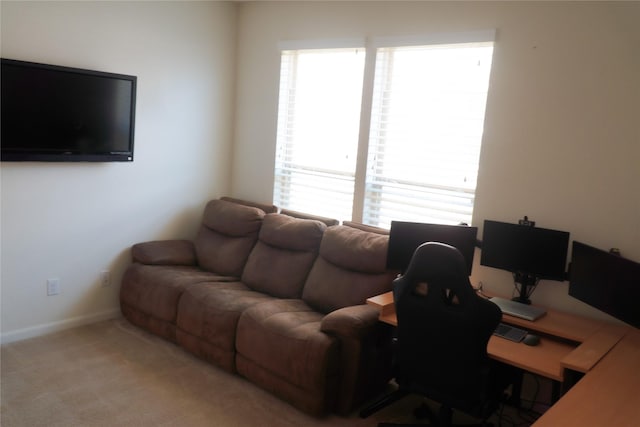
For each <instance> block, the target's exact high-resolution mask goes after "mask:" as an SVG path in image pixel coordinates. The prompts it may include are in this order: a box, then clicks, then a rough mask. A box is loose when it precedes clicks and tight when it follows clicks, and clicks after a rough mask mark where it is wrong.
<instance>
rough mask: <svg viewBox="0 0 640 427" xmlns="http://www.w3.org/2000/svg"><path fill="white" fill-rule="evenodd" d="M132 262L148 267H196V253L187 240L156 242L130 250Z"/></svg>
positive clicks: (134, 246)
mask: <svg viewBox="0 0 640 427" xmlns="http://www.w3.org/2000/svg"><path fill="white" fill-rule="evenodd" d="M131 256H132V258H133V261H134V262H139V263H141V264H148V265H196V251H195V247H194V245H193V242H191V241H189V240H156V241H153V242H143V243H136V244H135V245H133V247H132V248H131Z"/></svg>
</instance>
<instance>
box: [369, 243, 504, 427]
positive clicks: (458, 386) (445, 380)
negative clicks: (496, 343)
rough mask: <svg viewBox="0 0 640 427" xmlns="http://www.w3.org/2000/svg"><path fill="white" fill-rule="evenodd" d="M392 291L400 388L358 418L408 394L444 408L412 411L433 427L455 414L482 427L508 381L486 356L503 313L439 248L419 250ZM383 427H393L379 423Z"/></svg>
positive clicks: (458, 259) (458, 258)
mask: <svg viewBox="0 0 640 427" xmlns="http://www.w3.org/2000/svg"><path fill="white" fill-rule="evenodd" d="M393 286H394V287H393V294H394V300H395V307H396V314H397V317H398V329H397V342H396V349H395V353H396V354H395V356H396V360H395V380H396V383H397V385H398V389H397V391H396V392H394V393H392V394H391V395H388V396H386V397H384V398H383V399H381V400H380V401H378V402H375V403H374V404H373V405H371V406H369V407H368V408H365V409H364V410H363V411H362V412H361V413H360V415H361V416H362V417H367V416H368V415H370V414H372V413H374V412H376V411H378V410H380V409H382V408H383V407H385V406H387V405H389V404H391V403H393V402H395V401H396V400H398V399H400V398H402V397H404V396H406V395H408V394H419V395H422V396H425V397H427V398H429V399H431V400H433V401H436V402H440V403H441V408H440V411H439V416H438V417H436V416H435V414H434V413H433V412H431V410H430V409H429V408H428V406H426V404H425V405H424V406H423V407H421V408H419V409H417V410H416V416H419V417H422V416H426V417H428V418H429V419H430V421H431V423H432V424H436V425H441V426H449V425H451V421H452V416H453V409H456V410H460V411H462V412H465V413H467V414H469V415H471V416H473V417H475V418H479V419H480V420H482V423H481V425H487V424H486V420H487V418H489V417H490V416H491V415H492V414H493V413H494V412H495V411H496V409H497V408H498V406H499V401H500V398H501V396H502V394H503V391H504V389H505V388H506V387H507V385H508V384H509V379H510V368H509V367H507V366H506V365H502V364H499V363H498V362H494V361H492V360H490V359H489V357H488V356H487V342H488V341H489V338H490V337H491V334H492V333H493V331H494V329H495V328H496V326H497V325H498V323H499V322H500V319H501V311H500V309H499V308H498V307H497V306H496V305H495V304H493V303H492V302H490V301H488V300H486V299H483V298H481V297H479V296H478V295H476V293H475V291H474V289H473V288H472V286H471V283H470V282H469V277H468V276H467V269H466V267H465V260H464V257H463V256H462V254H461V253H460V252H459V251H458V250H457V249H456V248H454V247H453V246H449V245H445V244H442V243H434V242H429V243H424V244H422V245H421V246H420V247H418V248H417V249H416V251H415V253H414V254H413V257H412V259H411V263H410V264H409V267H408V268H407V271H406V273H405V274H404V275H403V276H401V277H399V278H397V279H396V280H395V281H394V284H393ZM388 425H393V424H387V423H381V424H380V426H388Z"/></svg>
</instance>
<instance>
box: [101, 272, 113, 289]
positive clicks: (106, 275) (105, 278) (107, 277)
mask: <svg viewBox="0 0 640 427" xmlns="http://www.w3.org/2000/svg"><path fill="white" fill-rule="evenodd" d="M110 285H111V273H110V272H109V270H105V271H102V272H101V273H100V286H103V287H106V286H110Z"/></svg>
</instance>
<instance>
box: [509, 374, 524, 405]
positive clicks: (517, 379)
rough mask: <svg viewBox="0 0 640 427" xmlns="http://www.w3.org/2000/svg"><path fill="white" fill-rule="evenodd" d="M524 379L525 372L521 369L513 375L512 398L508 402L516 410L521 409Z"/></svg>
mask: <svg viewBox="0 0 640 427" xmlns="http://www.w3.org/2000/svg"><path fill="white" fill-rule="evenodd" d="M523 377H524V372H523V371H521V370H520V369H518V370H516V371H515V373H514V375H513V384H511V397H510V398H509V400H508V401H507V404H508V405H510V406H514V407H516V408H520V404H521V403H522V402H521V397H522V379H523Z"/></svg>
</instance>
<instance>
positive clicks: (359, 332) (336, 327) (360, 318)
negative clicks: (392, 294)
mask: <svg viewBox="0 0 640 427" xmlns="http://www.w3.org/2000/svg"><path fill="white" fill-rule="evenodd" d="M378 314H379V311H378V309H376V308H375V307H371V306H370V305H367V304H362V305H353V306H350V307H344V308H340V309H338V310H335V311H332V312H331V313H329V314H327V315H326V316H325V317H324V318H323V319H322V323H321V325H320V330H321V331H322V332H325V333H327V334H330V335H336V336H338V337H342V338H355V339H358V338H361V337H363V336H365V335H366V334H367V333H370V332H371V331H372V330H373V329H374V328H375V327H376V325H377V323H378Z"/></svg>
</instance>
